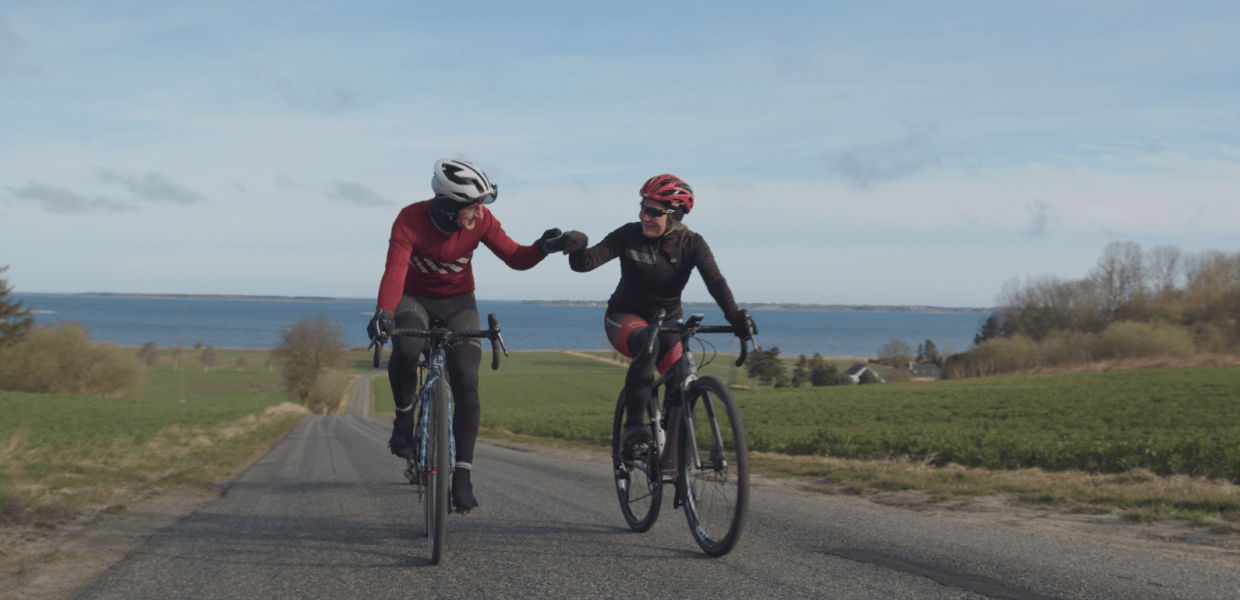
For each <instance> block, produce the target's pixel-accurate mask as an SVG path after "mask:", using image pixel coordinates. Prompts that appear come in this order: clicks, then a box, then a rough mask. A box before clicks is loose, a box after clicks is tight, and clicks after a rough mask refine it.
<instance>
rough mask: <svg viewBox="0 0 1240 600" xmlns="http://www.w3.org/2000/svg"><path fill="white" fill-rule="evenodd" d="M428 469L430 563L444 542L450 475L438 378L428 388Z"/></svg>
mask: <svg viewBox="0 0 1240 600" xmlns="http://www.w3.org/2000/svg"><path fill="white" fill-rule="evenodd" d="M427 424H428V426H429V428H428V434H429V435H428V436H427V437H428V438H429V440H428V441H429V443H430V446H429V447H428V448H427V450H428V451H429V452H430V453H431V454H430V460H429V463H430V466H431V472H430V473H428V474H427V488H428V489H427V495H426V532H427V536H429V537H430V546H431V564H432V565H437V564H439V561H441V560H443V555H444V546H445V545H446V543H447V539H446V534H447V528H448V527H447V525H448V485H449V481H450V480H451V476H452V465H450V464H449V462H448V461H449V460H450V457H451V455H450V451H449V449H448V385H447V383H446V382H445V381H444V380H443V378H442V377H441V378H439V380H438V381H436V382H435V383H434V387H432V388H431V414H430V421H428V423H427Z"/></svg>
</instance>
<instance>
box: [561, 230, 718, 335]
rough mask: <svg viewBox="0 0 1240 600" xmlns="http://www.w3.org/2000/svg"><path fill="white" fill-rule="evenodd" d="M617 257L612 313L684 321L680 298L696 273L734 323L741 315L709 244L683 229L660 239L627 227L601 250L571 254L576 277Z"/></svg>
mask: <svg viewBox="0 0 1240 600" xmlns="http://www.w3.org/2000/svg"><path fill="white" fill-rule="evenodd" d="M616 257H619V258H620V283H619V284H618V285H616V291H615V292H614V293H612V295H611V299H609V300H608V301H607V308H608V309H610V310H613V311H620V312H627V313H632V314H635V315H639V316H641V317H643V318H645V319H647V320H650V319H652V318H654V314H655V312H657V311H658V310H659V309H660V308H662V309H665V310H667V318H666V321H667V322H671V321H674V320H675V319H677V318H679V317H680V315H681V307H680V293H681V292H682V291H684V289H685V285H686V284H688V283H689V275H690V274H691V273H692V271H693V269H694V268H696V269H697V270H698V273H700V274H701V275H702V280H703V281H705V282H706V289H707V291H709V292H710V295H711V297H713V298H714V299H715V302H716V303H718V304H719V308H721V309H723V314H724V316H725V317H727V319H728V320H729V321H732V319H733V318H734V317H735V316H736V315H737V313H739V312H740V309H738V308H737V306H736V301H735V300H734V299H733V298H732V291H731V290H730V289H729V288H728V282H727V281H726V280H724V278H723V275H722V274H721V273H720V272H719V266H718V265H717V264H715V256H714V255H713V254H711V252H710V247H709V246H707V245H706V240H705V239H703V238H702V236H701V235H698V234H697V233H694V232H692V231H690V230H689V229H687V228H686V227H684V226H683V225H678V226H676V227H673V228H672V229H671V230H670V231H668V232H667V233H665V234H663V235H661V236H659V237H657V238H648V237H646V236H645V235H642V225H641V223H628V224H625V225H622V226H621V227H620V228H619V229H616V230H615V231H613V232H611V233H609V234H607V237H605V238H603V241H602V242H599V243H598V244H597V245H596V246H594V247H592V248H588V249H584V250H578V251H577V252H573V253H572V254H570V255H569V256H568V264H569V266H570V267H572V269H573V270H574V271H578V272H585V271H592V270H594V269H596V268H598V267H600V266H602V265H603V264H605V263H607V262H608V261H610V260H611V259H613V258H616Z"/></svg>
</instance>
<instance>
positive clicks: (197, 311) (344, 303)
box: [12, 293, 987, 357]
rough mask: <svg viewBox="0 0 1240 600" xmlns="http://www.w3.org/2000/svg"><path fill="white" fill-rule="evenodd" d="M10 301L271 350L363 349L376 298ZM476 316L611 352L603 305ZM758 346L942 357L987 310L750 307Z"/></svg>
mask: <svg viewBox="0 0 1240 600" xmlns="http://www.w3.org/2000/svg"><path fill="white" fill-rule="evenodd" d="M12 297H13V298H14V299H17V300H21V301H22V303H23V306H25V307H28V308H31V309H34V310H35V311H36V313H35V314H34V317H35V319H36V322H37V323H38V324H49V323H54V322H56V321H59V320H71V321H75V322H76V323H78V324H79V325H81V326H82V327H83V328H85V329H86V330H87V331H88V332H89V333H90V335H91V338H92V339H94V340H95V341H96V342H103V343H112V344H117V345H121V346H141V345H142V344H144V343H146V342H148V341H150V342H154V343H155V344H156V345H158V346H175V345H177V344H178V343H184V344H185V345H187V346H192V345H194V344H195V343H196V342H202V343H203V344H210V345H212V346H215V347H217V348H273V347H276V346H278V345H279V344H280V334H281V332H282V331H283V330H284V328H286V327H288V326H289V325H292V324H293V323H294V322H296V321H297V320H298V319H299V318H301V317H302V316H306V315H316V314H324V315H327V316H328V317H330V318H332V319H334V320H335V321H336V322H338V323H339V324H340V326H341V328H342V329H343V330H344V335H345V344H346V345H347V346H350V347H353V346H365V345H367V343H368V340H367V338H366V331H365V330H366V324H367V322H369V321H370V317H371V315H372V314H374V300H371V299H367V300H362V299H358V300H339V301H295V300H291V299H290V300H279V299H277V300H267V299H264V300H255V299H245V298H239V299H231V298H230V299H222V298H209V299H208V298H152V297H113V296H83V295H76V294H22V293H13V294H12ZM478 309H479V312H480V313H481V314H482V315H483V317H482V318H483V323H484V324H485V323H486V316H485V315H486V314H487V313H495V314H496V315H497V316H498V317H499V322H500V326H501V327H502V328H503V332H504V341H505V343H506V344H507V346H508V348H509V349H511V350H555V349H565V350H567V349H578V350H601V349H609V348H610V346H609V345H608V343H607V338H606V336H605V335H604V334H603V310H604V309H603V308H602V307H593V306H548V305H543V304H531V303H526V302H516V301H513V302H505V301H479V302H478ZM697 312H701V313H705V314H706V321H705V322H706V323H707V324H719V325H725V324H726V322H725V321H724V320H723V313H722V312H721V311H720V310H719V309H717V308H714V309H691V308H686V309H685V314H692V313H697ZM752 314H753V317H754V321H756V322H757V324H758V329H759V335H758V343H759V344H760V345H761V346H762V347H764V348H767V347H770V346H778V347H779V349H780V354H781V355H783V356H796V355H799V354H806V355H812V354H813V353H815V352H818V353H820V354H822V355H823V356H855V357H863V356H876V355H877V354H878V353H879V351H880V350H881V349H882V347H883V345H884V344H886V343H887V342H889V341H891V339H892V338H899V339H901V340H904V341H905V342H906V343H908V344H909V346H910V347H911V348H914V349H915V348H917V345H918V344H921V343H924V342H925V340H927V339H929V340H933V341H934V344H935V346H937V347H938V349H939V351H940V352H943V351H945V350H947V346H948V345H951V346H954V348H955V350H956V351H958V352H959V351H963V350H965V349H966V348H968V347H969V345H971V344H972V343H973V335H974V334H975V333H977V330H978V326H979V325H980V324H981V323H982V321H984V320H985V319H986V316H987V315H986V314H983V313H959V312H944V313H936V312H885V311H827V310H754V311H752ZM702 339H706V340H708V341H710V342H711V343H713V344H714V345H715V346H716V348H717V349H718V350H719V351H720V352H736V351H737V348H736V345H735V344H736V342H735V341H734V338H732V337H731V336H726V335H710V336H702Z"/></svg>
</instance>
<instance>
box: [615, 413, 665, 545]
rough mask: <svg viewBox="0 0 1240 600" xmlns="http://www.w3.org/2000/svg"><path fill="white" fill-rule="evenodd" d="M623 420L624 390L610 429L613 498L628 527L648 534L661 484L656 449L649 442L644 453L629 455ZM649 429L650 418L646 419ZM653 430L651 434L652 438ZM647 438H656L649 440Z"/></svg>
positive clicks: (659, 501) (656, 512) (660, 499)
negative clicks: (618, 500)
mask: <svg viewBox="0 0 1240 600" xmlns="http://www.w3.org/2000/svg"><path fill="white" fill-rule="evenodd" d="M646 410H647V418H648V419H649V417H650V416H652V415H653V414H654V412H653V411H654V410H657V409H655V408H654V406H653V404H652V405H651V406H648V407H647V409H646ZM624 420H625V401H624V390H620V399H619V400H617V401H616V416H615V420H614V421H613V422H612V428H611V462H612V472H613V473H614V474H615V478H616V495H617V497H618V498H619V499H620V512H621V513H622V514H623V515H624V520H625V522H627V523H628V524H629V528H631V529H632V530H633V531H636V532H638V533H641V532H644V531H648V530H649V529H650V528H651V527H653V526H654V522H655V520H656V519H658V518H659V508H660V507H661V506H662V504H663V484H662V483H660V481H659V471H658V464H659V461H658V449H657V447H656V444H654V443H653V442H652V443H650V444H646V450H645V452H643V453H641V454H639V455H637V456H630V455H629V453H628V452H626V451H625V450H624V448H623V440H622V439H621V438H622V437H623V434H624ZM650 423H651V425H650V427H651V428H653V427H654V425H653V419H651V420H650ZM654 433H656V432H654V431H651V434H652V435H653V434H654ZM651 439H657V438H654V437H652V438H651Z"/></svg>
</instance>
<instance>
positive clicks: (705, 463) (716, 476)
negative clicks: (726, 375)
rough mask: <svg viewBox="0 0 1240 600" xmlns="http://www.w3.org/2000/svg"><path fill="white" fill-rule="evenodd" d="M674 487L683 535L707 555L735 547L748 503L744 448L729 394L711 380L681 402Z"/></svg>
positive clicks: (692, 389) (704, 380) (696, 384)
mask: <svg viewBox="0 0 1240 600" xmlns="http://www.w3.org/2000/svg"><path fill="white" fill-rule="evenodd" d="M683 423H684V428H683V429H682V430H681V436H680V450H679V452H680V454H679V456H678V460H677V471H678V475H679V477H677V483H676V485H678V486H682V487H681V488H680V491H681V495H682V498H683V500H684V508H685V517H686V518H687V519H688V520H689V531H691V532H692V533H693V539H694V540H696V541H697V543H698V546H701V548H702V550H704V551H705V552H706V553H707V554H709V555H711V556H723V555H724V554H727V553H728V552H730V551H731V550H732V548H733V547H735V546H736V542H737V541H738V540H739V539H740V536H741V530H742V529H743V528H744V526H745V512H746V509H747V507H748V504H749V446H748V444H746V442H745V427H744V425H743V424H742V423H741V417H740V411H739V410H737V407H736V401H735V400H733V399H732V393H731V392H730V391H728V388H727V386H726V385H724V383H723V382H722V381H720V380H719V379H718V378H716V377H711V376H706V377H702V378H701V379H698V380H697V381H695V382H693V384H692V385H691V386H690V387H689V393H688V395H687V398H686V399H685V415H684V419H683Z"/></svg>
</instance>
